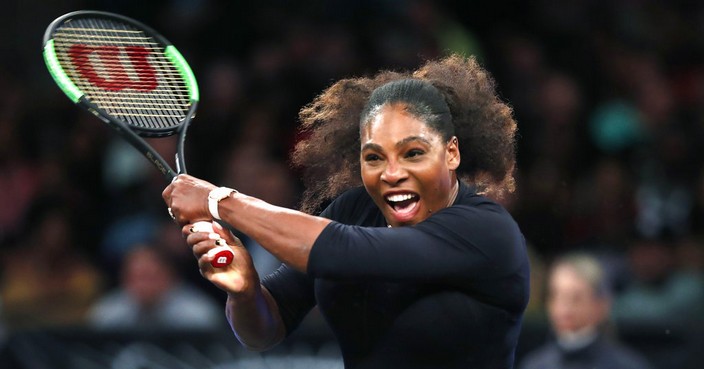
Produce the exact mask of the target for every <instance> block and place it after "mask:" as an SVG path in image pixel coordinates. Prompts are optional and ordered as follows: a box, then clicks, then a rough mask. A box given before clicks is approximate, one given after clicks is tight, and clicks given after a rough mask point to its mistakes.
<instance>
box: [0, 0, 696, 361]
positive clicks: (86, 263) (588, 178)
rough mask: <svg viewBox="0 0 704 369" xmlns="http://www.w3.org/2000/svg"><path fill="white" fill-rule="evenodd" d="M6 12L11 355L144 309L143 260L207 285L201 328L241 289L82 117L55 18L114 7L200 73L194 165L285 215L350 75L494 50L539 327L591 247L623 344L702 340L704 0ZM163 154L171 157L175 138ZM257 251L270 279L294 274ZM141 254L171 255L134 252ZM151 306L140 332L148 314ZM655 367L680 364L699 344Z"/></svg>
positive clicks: (2, 284) (366, 0)
mask: <svg viewBox="0 0 704 369" xmlns="http://www.w3.org/2000/svg"><path fill="white" fill-rule="evenodd" d="M7 8H8V11H6V12H4V14H2V15H0V17H2V18H3V21H2V22H0V24H1V25H0V27H1V28H2V29H1V30H2V31H3V32H2V35H3V36H2V37H3V42H2V46H1V47H2V52H1V53H0V171H1V172H2V176H0V193H1V194H2V196H3V200H2V206H0V317H2V320H0V341H1V340H2V335H3V332H5V335H10V334H11V333H12V332H13V331H19V330H24V329H35V328H42V327H53V326H63V325H75V324H90V322H91V321H92V320H91V319H89V317H91V316H95V309H96V308H98V306H103V309H108V310H109V307H108V306H107V305H109V301H107V300H108V299H110V298H112V301H113V302H114V301H117V297H116V296H118V295H119V296H122V297H123V298H129V296H130V293H132V294H133V295H134V296H138V295H139V291H138V290H139V287H134V286H131V284H130V283H131V282H130V281H134V280H135V279H136V280H139V279H140V278H134V277H129V275H131V274H130V273H138V272H135V271H134V270H132V269H135V268H136V269H139V268H138V267H135V266H133V267H132V269H131V268H130V267H129V266H128V264H130V262H128V261H129V260H134V259H135V258H138V257H144V258H147V259H149V258H151V259H150V260H152V261H153V260H154V258H155V257H156V258H157V259H158V260H161V261H162V263H163V264H167V265H168V266H167V269H168V268H171V269H170V270H172V272H164V274H165V275H167V274H168V276H170V278H171V280H169V281H162V284H161V285H162V286H171V287H169V288H172V287H173V286H176V285H178V286H181V287H183V286H184V285H187V287H183V288H185V290H187V291H188V292H187V293H196V292H194V291H200V292H201V293H205V294H206V295H207V296H205V297H203V298H202V300H203V301H206V300H207V301H208V303H204V306H199V307H193V309H194V311H195V312H196V314H198V315H199V316H202V317H205V316H209V315H208V314H209V313H207V312H208V311H211V310H210V308H211V306H209V305H208V304H209V303H210V302H212V303H214V304H220V303H221V301H222V299H223V297H224V296H222V295H221V294H220V293H219V291H216V290H213V287H211V286H209V285H206V284H205V283H203V281H202V279H201V278H200V276H199V275H198V271H197V268H196V265H195V263H194V261H193V259H192V256H191V255H190V252H189V251H188V250H187V249H186V247H185V243H184V241H183V240H182V238H181V236H180V230H179V229H178V227H176V226H175V225H174V224H173V223H172V222H171V221H170V218H169V217H168V214H167V212H166V209H165V207H164V205H163V202H162V200H161V190H162V189H163V187H164V186H165V183H164V181H163V178H162V177H161V176H160V174H159V173H158V172H157V171H155V170H154V169H153V168H152V167H151V164H149V163H148V162H146V160H145V159H143V158H142V157H141V155H140V154H138V153H136V152H135V151H133V149H132V148H131V147H129V146H128V145H127V144H125V143H124V142H122V141H121V140H120V139H119V138H117V136H115V135H114V134H113V133H112V132H111V131H110V130H109V128H107V127H106V126H104V125H101V124H100V122H99V121H98V120H97V119H95V118H94V117H93V116H90V115H89V114H87V113H85V112H84V111H82V110H80V109H78V108H77V107H75V106H73V104H72V103H71V102H70V101H69V100H67V99H66V98H65V97H64V96H63V95H62V93H61V92H60V90H59V89H58V88H57V87H56V86H55V85H54V82H53V81H52V80H51V78H50V76H49V74H48V72H46V70H45V67H44V66H43V63H42V60H41V47H40V46H41V38H42V33H43V31H44V29H45V28H46V26H47V25H48V24H49V23H50V22H51V20H53V19H54V18H56V17H58V16H60V15H61V14H63V13H65V12H68V11H72V10H77V9H99V10H108V11H113V12H117V13H121V14H124V15H127V16H131V17H133V18H135V19H138V20H140V21H142V22H144V23H146V24H149V25H150V26H152V27H153V28H155V29H157V30H159V31H160V32H161V33H162V34H164V35H165V36H166V37H167V38H168V39H169V40H170V41H172V42H173V43H174V45H176V46H177V47H178V48H179V50H180V51H181V52H182V54H184V56H185V57H186V59H187V60H188V61H189V63H190V64H191V66H192V68H193V69H194V72H195V74H196V77H197V78H198V81H199V84H200V88H201V96H202V100H201V103H200V105H199V110H198V116H197V118H196V119H195V121H194V123H193V125H192V127H191V128H190V130H189V135H188V139H187V148H186V159H187V165H188V170H189V173H192V174H195V175H197V176H200V177H203V178H205V179H208V180H210V181H212V182H214V183H217V184H220V185H226V186H230V187H234V188H237V189H238V190H239V191H241V192H243V193H247V194H250V195H253V196H257V197H259V198H262V199H264V200H266V201H268V202H270V203H273V204H276V205H281V206H287V207H296V205H297V201H298V196H299V195H300V193H301V190H302V188H301V184H300V182H299V179H298V173H297V171H296V169H295V168H291V167H290V166H289V163H288V161H287V154H288V153H289V152H290V150H291V148H292V147H293V145H295V142H296V140H297V139H298V136H297V133H296V131H295V129H296V125H297V117H296V115H297V112H298V110H299V109H300V108H301V107H302V106H304V105H305V104H306V103H308V102H310V101H311V100H312V98H313V97H314V96H315V95H316V94H317V93H319V92H321V91H322V90H323V89H324V88H325V87H327V86H328V85H329V84H331V83H332V82H333V81H334V80H336V79H339V78H343V77H351V76H360V75H364V74H367V73H371V72H373V71H376V70H378V69H410V68H414V67H416V66H418V65H419V64H420V63H422V61H423V60H425V59H429V58H435V57H438V56H442V55H445V54H447V53H448V52H450V51H452V52H458V53H463V54H465V55H476V56H477V57H478V58H479V59H480V60H481V62H482V64H483V65H484V66H485V67H486V68H487V69H488V70H489V71H490V72H491V73H492V74H493V75H494V77H495V79H496V81H497V84H498V89H499V91H500V95H501V97H502V98H503V99H505V100H506V101H507V102H509V103H510V105H511V106H512V107H513V108H514V113H515V116H516V118H517V121H518V126H519V139H518V144H517V145H518V167H517V192H516V193H515V194H513V195H512V196H510V197H508V198H505V199H503V200H502V201H503V202H504V203H505V205H506V206H507V208H508V209H509V210H510V211H511V213H512V214H513V215H514V216H515V218H516V219H517V221H518V223H519V225H520V227H521V229H522V230H523V232H524V234H525V236H526V239H527V241H528V244H529V247H530V249H531V255H532V257H533V263H532V267H533V270H532V271H533V278H534V283H533V290H532V297H531V302H530V305H529V308H528V313H527V316H526V321H527V322H528V323H530V322H541V321H545V319H546V318H545V317H546V313H545V311H546V303H545V296H546V295H548V293H547V291H546V276H547V274H548V273H547V270H548V268H549V265H551V263H552V262H553V260H555V258H557V257H559V256H560V255H563V254H565V253H568V252H572V251H584V252H588V253H590V254H592V255H594V256H595V257H597V258H598V260H599V261H600V262H601V263H602V264H603V265H604V268H605V271H606V275H607V277H608V282H609V283H610V284H611V287H612V289H613V291H614V292H613V305H612V309H611V311H610V313H609V314H610V315H611V317H612V319H613V320H614V321H615V322H616V325H617V326H618V327H620V328H621V329H622V330H623V331H624V332H626V333H624V337H625V339H630V341H631V342H633V343H634V345H636V344H642V346H641V347H648V346H647V344H648V343H649V342H650V341H647V340H645V341H647V342H644V340H642V339H640V340H639V338H642V337H650V336H653V337H656V338H657V339H661V338H662V339H665V340H666V339H672V338H673V337H677V339H679V338H680V337H684V338H682V339H683V340H684V341H681V342H685V343H687V344H690V343H691V342H701V335H700V336H696V337H692V335H691V334H690V333H691V331H694V329H693V327H699V328H701V327H704V279H703V278H704V277H703V275H704V274H703V273H704V166H703V164H704V145H703V144H704V108H703V107H704V23H702V22H701V19H703V18H704V4H700V3H698V2H693V1H657V0H612V1H591V0H566V1H546V0H538V1H506V0H499V1H491V2H488V3H486V4H485V3H482V4H479V3H476V2H465V1H459V0H455V1H430V0H329V1H323V0H316V1H306V2H290V1H282V0H278V1H277V0H274V1H268V2H248V1H245V2H239V1H224V0H221V1H218V0H190V1H189V0H158V1H135V0H123V1H116V0H102V1H101V0H95V1H88V0H86V1H79V0H71V1H64V2H61V4H58V3H54V2H51V1H48V0H47V1H37V0H35V1H15V2H12V3H11V4H9V5H8V6H7ZM152 142H153V144H154V145H157V146H158V147H159V148H160V149H161V150H162V151H163V152H164V154H165V157H169V156H170V155H171V152H172V151H173V148H174V141H173V140H170V139H160V140H154V141H152ZM244 241H245V243H246V244H247V247H249V248H251V250H252V253H253V255H254V258H255V262H256V263H257V268H258V270H259V271H260V273H262V274H265V273H267V272H268V271H270V270H271V269H272V268H274V267H275V266H276V263H277V262H276V260H275V259H273V258H272V257H271V255H268V254H267V253H266V252H265V251H263V249H261V248H260V247H259V246H258V245H256V244H254V243H252V242H249V241H248V240H247V239H246V237H245V238H244ZM144 245H149V247H150V248H152V249H154V250H157V251H158V252H157V253H156V254H153V253H152V254H150V253H145V252H141V253H140V252H136V251H139V250H143V249H144ZM155 255H156V256H155ZM147 262H148V261H144V263H147ZM130 270H132V272H130ZM142 288H157V287H154V286H151V287H148V286H147V287H145V286H142ZM163 289H167V287H163ZM182 292H183V290H182V291H181V292H179V293H182ZM121 293H122V295H120V294H121ZM155 294H156V292H151V293H150V292H147V295H149V296H151V297H154V295H155ZM142 295H144V292H142ZM126 296H127V297H126ZM172 297H173V296H172ZM174 298H176V299H178V297H174ZM134 299H137V297H134ZM209 299H210V300H212V301H210V300H209ZM147 300H148V299H147ZM152 300H153V299H152ZM100 304H102V305H100ZM117 304H119V303H117ZM124 304H125V303H124V302H123V303H122V305H124ZM145 304H146V305H150V306H151V307H143V308H142V310H144V309H148V308H151V309H155V308H154V306H155V305H158V304H156V303H154V302H153V301H152V302H151V303H150V302H148V301H147V302H145ZM135 309H137V310H139V309H140V308H135ZM106 311H107V310H106ZM199 311H200V312H199ZM113 313H115V314H118V312H115V311H113ZM122 313H123V314H126V315H125V317H126V316H127V315H129V314H128V313H127V312H124V311H123V312H122ZM91 314H93V315H91ZM106 314H107V313H105V314H98V315H102V316H105V315H106ZM135 314H136V313H133V314H132V316H131V319H133V320H134V321H135V322H136V323H135V324H138V325H139V324H140V323H139V322H140V321H142V322H143V321H144V319H146V320H149V319H150V318H149V317H146V318H144V317H141V318H140V317H139V316H136V315H135ZM216 315H217V314H216ZM125 319H127V318H125ZM140 319H141V320H140ZM175 319H176V320H178V319H179V318H175ZM215 319H216V320H217V322H216V323H214V324H216V325H225V322H224V317H219V316H218V317H217V318H215ZM165 321H166V320H165ZM94 324H97V325H99V326H101V325H100V324H98V323H94ZM105 324H107V323H105ZM105 324H103V325H105ZM113 324H114V322H113ZM165 324H169V323H168V322H166V323H165ZM203 324H204V325H207V322H203ZM201 327H203V326H201ZM628 332H630V333H628ZM629 334H630V336H629ZM649 335H650V336H649ZM697 340H699V341H697ZM661 342H663V341H657V343H658V344H660V343H661ZM676 342H680V341H676ZM687 344H685V345H684V346H682V347H689V346H687ZM661 346H662V345H661ZM678 347H679V346H678ZM649 354H651V356H652V357H651V359H653V360H654V361H657V360H661V361H662V362H668V360H671V359H672V357H676V358H677V359H682V358H683V357H684V356H686V355H688V354H691V350H689V351H688V352H685V353H681V352H679V353H678V352H674V353H673V351H668V352H666V353H662V355H661V356H653V355H654V354H653V352H652V351H651V352H649ZM678 355H679V356H678ZM682 360H687V359H686V358H685V359H682ZM670 362H672V361H670ZM654 364H657V362H656V363H654ZM683 365H684V364H683Z"/></svg>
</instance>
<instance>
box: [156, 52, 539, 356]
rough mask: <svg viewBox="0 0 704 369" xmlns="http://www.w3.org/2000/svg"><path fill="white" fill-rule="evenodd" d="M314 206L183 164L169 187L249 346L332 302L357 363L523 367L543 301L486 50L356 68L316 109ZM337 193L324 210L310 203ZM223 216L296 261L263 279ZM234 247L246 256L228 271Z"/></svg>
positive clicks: (309, 116)
mask: <svg viewBox="0 0 704 369" xmlns="http://www.w3.org/2000/svg"><path fill="white" fill-rule="evenodd" d="M300 117H301V121H302V129H303V130H305V131H307V132H308V133H309V134H308V135H307V137H308V138H306V139H305V140H304V141H302V142H301V143H300V144H299V145H298V146H297V148H296V152H295V153H294V157H293V161H294V163H296V164H298V165H300V166H302V167H304V168H305V170H306V181H307V183H308V185H309V186H308V189H307V192H306V195H305V197H304V201H303V207H302V208H303V209H305V210H307V211H303V212H301V211H294V210H290V209H285V208H280V207H276V206H273V205H270V204H267V203H265V202H263V201H261V200H259V199H256V198H253V197H250V196H247V195H246V194H243V193H239V192H237V191H235V190H233V189H229V188H223V187H216V186H215V185H213V184H211V183H208V182H206V181H203V180H200V179H197V178H194V177H192V176H189V175H179V176H178V177H177V178H176V179H175V180H174V182H173V183H171V184H170V185H169V186H168V187H167V188H166V189H165V190H164V192H163V197H164V200H165V202H166V204H167V205H168V206H169V207H170V208H171V211H172V212H173V214H174V216H175V219H176V221H177V222H179V223H180V224H182V225H183V232H184V233H185V234H186V235H187V242H188V244H189V245H191V246H192V248H193V252H194V254H195V256H196V258H197V259H198V261H199V263H198V264H199V267H200V270H201V273H202V274H203V276H204V277H205V278H207V279H208V280H210V281H211V282H212V283H214V284H215V285H217V286H218V287H219V288H221V289H223V290H224V291H226V292H227V294H228V300H227V307H226V312H227V318H228V321H229V323H230V325H231V327H232V329H233V331H234V333H235V334H236V336H237V337H238V339H239V340H240V341H241V342H242V344H243V345H244V346H246V347H249V348H251V349H256V350H265V349H268V348H271V347H273V346H274V345H276V344H277V343H279V342H281V341H282V340H283V339H284V338H285V337H286V336H287V335H288V334H291V333H292V332H293V331H294V329H296V327H297V325H298V324H299V323H300V322H301V320H302V319H303V318H304V316H305V315H306V314H307V313H308V312H309V311H310V310H311V309H312V308H313V307H314V306H316V305H317V306H318V307H319V309H320V311H321V313H322V314H323V316H324V317H325V319H326V321H327V322H328V324H329V325H330V327H331V328H332V330H333V332H334V333H335V335H336V337H337V339H338V341H339V344H340V347H341V351H342V355H343V360H344V363H345V367H346V368H348V369H351V368H487V369H488V368H491V369H498V368H511V367H512V366H513V361H514V351H515V348H516V342H517V339H518V335H519V331H520V326H521V320H522V316H523V311H524V308H525V306H526V303H527V300H528V280H529V265H528V258H527V255H526V248H525V241H524V238H523V236H522V234H521V232H520V230H519V227H518V226H517V224H516V223H515V221H514V220H513V219H512V217H511V216H510V215H509V213H508V212H507V211H506V210H505V209H504V208H503V207H502V206H501V205H500V204H499V203H497V202H496V201H494V200H492V198H496V196H499V195H500V194H502V193H506V192H510V191H512V190H513V176H512V172H513V169H514V164H515V153H514V146H515V142H514V136H515V132H516V123H515V121H514V119H513V117H512V111H511V109H510V108H509V107H508V106H507V105H506V104H504V103H503V102H501V101H500V99H499V98H498V97H497V95H496V92H495V88H494V82H493V80H492V79H491V77H490V76H489V75H488V73H487V72H486V71H485V70H484V69H483V68H481V67H480V65H479V64H478V63H477V62H476V61H475V60H474V59H473V58H464V57H460V56H450V57H447V58H444V59H441V60H436V61H430V62H428V63H426V64H425V65H424V66H422V67H421V68H420V69H418V70H416V71H414V72H409V73H397V72H379V73H378V74H376V75H375V76H374V77H372V78H356V79H344V80H341V81H339V82H337V83H335V84H333V85H332V86H331V87H329V88H328V89H327V90H325V91H324V92H323V93H322V94H321V95H320V96H318V97H317V98H316V99H315V100H314V101H313V102H312V103H311V104H310V105H308V106H306V107H305V108H303V109H302V110H301V114H300ZM328 199H329V200H331V201H330V204H329V205H328V206H327V207H326V208H325V209H324V210H323V211H322V213H321V214H320V216H314V215H310V214H309V212H310V211H313V209H316V208H318V207H319V206H320V205H321V204H322V203H324V202H326V201H327V200H328ZM212 219H221V220H222V221H224V222H226V223H228V224H229V225H231V226H232V227H234V228H236V229H238V230H239V231H242V232H243V233H245V234H247V235H248V236H250V237H252V238H253V239H255V240H256V241H257V242H259V243H260V244H261V245H262V246H263V247H264V248H266V249H267V250H268V251H270V252H271V253H272V254H274V255H275V256H277V257H278V258H279V259H280V260H282V261H283V265H282V266H281V267H280V268H279V269H278V270H277V271H276V272H274V273H273V274H272V275H269V276H267V277H266V278H264V279H263V280H262V281H261V282H260V280H259V279H258V277H257V273H256V271H255V270H254V267H253V265H252V261H251V258H250V257H249V255H247V252H246V250H245V249H244V248H243V247H242V246H241V244H240V243H239V242H238V240H237V239H235V238H234V237H233V236H232V234H230V233H229V232H225V231H224V230H223V228H222V227H220V226H219V225H218V224H217V223H215V222H212V223H206V225H209V224H212V227H209V226H206V227H203V223H202V222H199V221H203V220H212ZM225 242H226V243H227V244H229V245H231V246H232V248H233V251H234V252H235V259H234V261H233V262H232V264H230V265H229V266H227V267H224V268H214V267H213V266H212V265H211V261H212V256H211V253H209V251H210V250H213V249H214V248H216V247H217V246H218V245H222V244H224V243H225Z"/></svg>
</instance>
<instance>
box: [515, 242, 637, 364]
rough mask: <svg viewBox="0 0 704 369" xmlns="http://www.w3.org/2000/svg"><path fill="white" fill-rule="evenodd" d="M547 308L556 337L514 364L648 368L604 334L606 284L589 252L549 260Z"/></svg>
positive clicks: (608, 299) (608, 305)
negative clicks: (550, 264) (553, 260)
mask: <svg viewBox="0 0 704 369" xmlns="http://www.w3.org/2000/svg"><path fill="white" fill-rule="evenodd" d="M547 308H548V315H549V319H550V323H551V325H552V329H553V331H554V334H555V340H554V341H553V342H549V343H547V344H546V345H544V346H543V347H541V348H539V349H537V350H536V351H534V352H532V353H529V354H528V355H527V356H526V357H525V359H523V360H522V362H521V365H520V366H519V368H521V369H578V368H589V369H646V368H650V365H649V364H648V363H647V362H646V361H645V359H644V358H642V357H640V356H639V355H638V354H637V353H635V352H634V351H631V350H630V349H627V348H625V347H624V346H621V345H619V344H618V343H616V342H615V341H613V340H612V339H611V337H609V334H608V333H609V332H608V329H607V326H608V318H609V311H610V308H611V293H610V287H609V283H608V281H607V278H606V274H605V273H604V270H603V269H602V268H601V265H600V264H599V262H598V261H597V260H596V259H595V258H594V257H592V256H589V255H587V254H576V253H575V254H569V255H565V256H563V257H561V258H559V259H558V260H557V261H555V262H554V263H553V266H552V268H551V271H550V275H549V280H548V303H547Z"/></svg>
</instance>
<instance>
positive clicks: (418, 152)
mask: <svg viewBox="0 0 704 369" xmlns="http://www.w3.org/2000/svg"><path fill="white" fill-rule="evenodd" d="M423 154H425V151H423V150H421V149H411V150H408V152H407V153H406V157H407V158H416V157H418V156H421V155H423Z"/></svg>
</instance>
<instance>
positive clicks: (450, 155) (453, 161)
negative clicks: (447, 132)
mask: <svg viewBox="0 0 704 369" xmlns="http://www.w3.org/2000/svg"><path fill="white" fill-rule="evenodd" d="M445 158H446V160H447V167H448V168H449V169H450V170H455V169H457V168H458V167H459V166H460V144H459V142H458V140H457V137H456V136H452V138H450V141H448V143H447V151H446V152H445Z"/></svg>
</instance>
